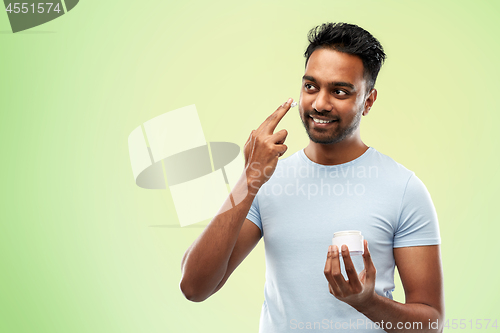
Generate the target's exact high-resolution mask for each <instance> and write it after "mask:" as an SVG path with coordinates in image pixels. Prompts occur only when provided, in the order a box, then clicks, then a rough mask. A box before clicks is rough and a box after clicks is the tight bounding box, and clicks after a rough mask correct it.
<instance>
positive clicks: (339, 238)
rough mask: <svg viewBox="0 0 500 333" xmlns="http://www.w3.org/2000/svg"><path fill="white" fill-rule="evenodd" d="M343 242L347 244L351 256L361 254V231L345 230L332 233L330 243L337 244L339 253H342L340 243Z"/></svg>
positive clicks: (362, 243) (362, 245)
mask: <svg viewBox="0 0 500 333" xmlns="http://www.w3.org/2000/svg"><path fill="white" fill-rule="evenodd" d="M344 244H345V245H347V248H348V249H349V254H350V255H351V257H352V256H360V255H363V253H364V252H365V246H364V242H363V236H362V235H361V231H357V230H346V231H338V232H336V233H334V234H333V239H332V245H337V247H338V249H339V252H340V253H342V245H344Z"/></svg>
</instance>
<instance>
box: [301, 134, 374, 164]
mask: <svg viewBox="0 0 500 333" xmlns="http://www.w3.org/2000/svg"><path fill="white" fill-rule="evenodd" d="M367 150H368V146H367V145H365V144H364V143H363V141H361V138H360V137H359V135H358V136H356V135H355V136H353V137H351V138H345V139H344V140H342V141H341V142H338V143H332V144H322V143H314V142H312V141H310V142H309V145H308V146H307V147H306V148H305V149H304V153H305V154H306V156H307V157H308V158H309V159H310V160H311V161H313V162H315V163H318V164H322V165H336V164H343V163H347V162H350V161H352V160H355V159H356V158H358V157H360V156H361V155H363V154H364V152H366V151H367Z"/></svg>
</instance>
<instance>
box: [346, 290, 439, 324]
mask: <svg viewBox="0 0 500 333" xmlns="http://www.w3.org/2000/svg"><path fill="white" fill-rule="evenodd" d="M356 310H358V311H359V312H361V313H363V314H364V315H365V316H366V317H368V318H369V319H370V320H371V321H373V322H374V323H378V324H380V325H383V326H382V327H381V328H382V329H384V330H385V331H386V332H390V333H393V332H417V331H418V332H442V327H443V323H442V321H443V319H444V318H443V315H442V314H441V313H440V311H439V310H438V309H436V308H434V307H432V306H430V305H426V304H421V303H406V304H402V303H399V302H396V301H393V300H390V299H388V298H386V297H383V296H380V295H378V294H375V296H374V298H373V300H372V301H370V302H367V303H365V304H363V305H362V306H357V307H356ZM436 321H437V323H438V324H437V325H436ZM405 325H406V326H405Z"/></svg>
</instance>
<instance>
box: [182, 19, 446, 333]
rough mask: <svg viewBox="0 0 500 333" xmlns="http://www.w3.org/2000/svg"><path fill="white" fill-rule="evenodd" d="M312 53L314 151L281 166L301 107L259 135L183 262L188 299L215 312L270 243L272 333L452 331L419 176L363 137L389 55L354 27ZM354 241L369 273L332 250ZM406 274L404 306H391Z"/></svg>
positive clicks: (304, 104) (308, 106) (330, 30)
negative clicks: (217, 297) (213, 298)
mask: <svg viewBox="0 0 500 333" xmlns="http://www.w3.org/2000/svg"><path fill="white" fill-rule="evenodd" d="M309 42H310V44H309V47H308V48H307V51H306V53H305V56H306V69H305V73H304V76H303V83H302V88H301V94H300V102H299V111H300V116H301V119H302V122H303V124H304V127H305V129H306V132H307V134H308V136H309V139H310V143H309V145H308V146H307V147H306V148H305V149H303V150H300V151H298V152H296V153H295V154H293V155H292V156H290V157H288V158H285V159H283V160H280V161H279V162H278V158H279V157H280V156H281V155H283V154H284V153H285V151H286V150H287V147H286V145H285V144H284V141H285V138H286V136H287V131H286V130H281V131H279V132H277V133H273V132H274V129H275V128H276V126H277V124H278V122H279V121H280V120H281V118H283V116H284V115H285V114H286V113H287V111H288V110H289V109H290V105H291V102H292V100H291V99H289V100H288V101H287V102H285V103H284V104H283V105H281V106H280V107H279V108H278V109H277V110H276V111H275V112H274V113H273V114H271V115H270V116H269V117H268V118H267V119H266V120H265V121H264V122H263V123H262V124H261V125H260V126H259V128H258V129H257V130H255V131H252V133H251V135H250V137H249V139H248V141H247V143H246V144H245V149H244V152H245V171H244V173H243V175H242V177H241V178H240V181H239V182H238V184H237V185H236V186H235V188H234V189H233V191H232V192H231V195H230V196H229V198H228V199H227V200H226V202H225V203H224V206H223V207H222V208H221V210H220V212H221V213H220V214H218V215H217V216H216V217H215V218H214V219H213V220H212V221H211V222H210V224H209V225H208V226H207V227H206V229H205V230H204V232H203V233H202V234H201V235H200V236H199V237H198V239H197V240H196V241H195V242H194V243H193V244H192V245H191V246H190V248H189V249H188V250H187V251H186V253H185V255H184V258H183V260H182V272H183V276H182V280H181V283H180V287H181V290H182V292H183V293H184V295H185V296H186V297H187V298H188V299H189V300H191V301H195V302H199V301H203V300H205V299H206V298H208V297H209V296H210V295H212V294H213V293H215V292H217V291H218V290H219V289H220V288H221V287H222V286H223V285H224V283H225V282H226V281H227V279H228V277H229V276H230V275H231V273H232V272H233V271H234V269H235V268H236V267H237V266H238V265H239V264H240V263H241V262H242V261H243V259H244V258H245V257H246V256H247V255H248V253H250V251H251V250H252V249H253V248H254V247H255V245H256V244H257V243H258V241H259V240H260V238H261V237H263V238H264V242H265V247H266V285H265V302H264V305H263V307H262V313H261V323H260V331H261V332H273V333H274V332H292V331H296V330H297V329H311V330H325V329H330V330H344V331H349V332H350V331H355V332H365V331H372V330H375V329H380V328H381V329H383V330H385V331H387V332H408V331H412V330H415V331H424V332H431V331H432V332H438V331H441V330H442V320H443V318H444V301H443V286H442V269H441V261H440V250H439V244H440V237H439V228H438V224H437V217H436V214H435V210H434V207H433V204H432V201H431V199H430V196H429V194H428V192H427V190H426V188H425V186H424V185H423V184H422V182H421V181H420V180H419V179H418V178H417V177H416V176H415V175H414V174H413V172H411V171H409V170H408V169H406V168H404V167H403V166H401V165H400V164H398V163H396V162H394V161H393V160H392V159H391V158H389V157H387V156H385V155H383V154H381V153H379V152H378V151H376V150H375V149H374V148H371V147H368V146H366V145H365V144H364V143H363V142H362V140H361V137H360V130H359V123H360V119H361V116H365V115H367V114H368V112H369V111H370V108H371V107H372V105H373V103H374V102H375V100H376V98H377V91H376V90H375V89H374V85H375V81H376V78H377V75H378V72H379V70H380V67H381V65H382V63H383V61H384V60H385V54H384V51H383V48H382V46H381V45H380V43H379V42H378V41H377V40H376V39H375V38H374V37H373V36H372V35H371V34H370V33H368V32H367V31H365V30H363V29H362V28H360V27H358V26H355V25H351V24H344V23H340V24H332V23H329V24H323V25H322V26H319V27H316V28H314V29H312V30H311V31H310V33H309ZM271 176H272V177H271ZM234 203H238V204H237V205H236V206H234V207H233V204H234ZM230 207H233V208H230ZM343 230H359V231H361V232H362V234H363V236H364V237H365V239H366V240H365V241H364V254H363V257H362V262H361V261H359V260H357V259H360V258H359V257H353V258H351V256H350V255H349V249H348V248H347V247H346V246H345V245H343V246H342V247H341V248H340V249H339V248H337V247H336V246H329V244H331V237H332V235H333V233H334V232H337V231H343ZM368 243H369V244H370V248H368ZM325 257H326V261H325ZM395 266H397V267H398V271H399V274H400V277H401V280H402V283H403V287H404V291H405V297H406V302H405V303H404V304H402V303H399V302H396V301H393V300H392V291H393V289H394V268H395ZM375 267H376V269H375ZM358 272H359V275H358ZM325 278H326V280H325Z"/></svg>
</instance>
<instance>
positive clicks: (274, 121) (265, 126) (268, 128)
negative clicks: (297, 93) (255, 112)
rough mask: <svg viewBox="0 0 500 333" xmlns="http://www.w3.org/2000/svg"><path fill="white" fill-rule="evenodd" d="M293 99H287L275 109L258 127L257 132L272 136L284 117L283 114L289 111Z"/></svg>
mask: <svg viewBox="0 0 500 333" xmlns="http://www.w3.org/2000/svg"><path fill="white" fill-rule="evenodd" d="M292 102H293V99H292V98H289V99H288V100H287V101H286V102H285V103H283V104H282V105H281V106H280V107H279V108H277V109H276V111H274V112H273V113H272V114H271V115H270V116H269V117H267V119H266V120H265V121H264V122H263V123H262V124H261V125H260V126H259V128H258V129H257V131H259V132H261V131H264V132H266V133H267V134H273V132H274V130H275V129H276V126H278V123H279V122H280V120H281V119H283V117H284V116H285V114H286V113H287V112H288V110H290V105H291V104H292Z"/></svg>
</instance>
